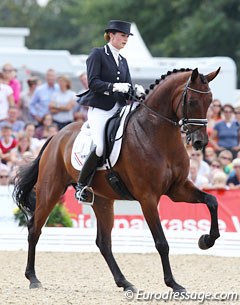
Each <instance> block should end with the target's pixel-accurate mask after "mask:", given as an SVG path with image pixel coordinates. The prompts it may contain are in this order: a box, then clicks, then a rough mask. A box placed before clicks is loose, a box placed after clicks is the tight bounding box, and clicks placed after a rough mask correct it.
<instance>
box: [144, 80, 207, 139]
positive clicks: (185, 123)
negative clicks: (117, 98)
mask: <svg viewBox="0 0 240 305" xmlns="http://www.w3.org/2000/svg"><path fill="white" fill-rule="evenodd" d="M190 81H191V76H190V77H189V79H188V81H187V83H186V85H185V87H184V90H183V93H182V95H181V98H180V100H179V102H178V105H177V108H176V111H175V113H176V114H177V112H178V109H179V107H180V105H182V116H183V117H182V118H181V119H180V120H179V121H178V122H177V121H174V120H171V119H169V118H167V117H165V116H163V115H161V114H160V113H158V112H156V111H155V110H153V109H151V108H150V107H149V106H148V105H146V103H144V101H142V102H141V105H142V106H144V107H145V108H146V109H148V110H149V111H150V112H151V113H153V114H155V115H156V116H158V117H160V118H162V119H164V120H165V121H168V122H170V123H172V124H173V125H175V126H176V127H180V128H181V132H182V133H185V134H186V135H187V138H188V140H189V136H190V134H191V133H193V132H195V131H196V129H195V130H192V131H191V130H189V128H188V127H189V126H190V125H192V126H200V127H199V128H201V127H204V126H206V125H207V123H208V120H207V119H191V118H188V116H187V91H188V90H190V91H193V92H196V93H200V94H209V93H211V90H208V91H201V90H197V89H194V88H191V87H189V83H190Z"/></svg>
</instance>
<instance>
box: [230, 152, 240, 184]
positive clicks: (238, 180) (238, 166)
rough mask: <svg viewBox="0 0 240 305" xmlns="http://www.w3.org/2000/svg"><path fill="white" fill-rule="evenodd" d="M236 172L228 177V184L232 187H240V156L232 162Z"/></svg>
mask: <svg viewBox="0 0 240 305" xmlns="http://www.w3.org/2000/svg"><path fill="white" fill-rule="evenodd" d="M232 165H233V169H234V173H233V174H232V175H230V176H229V177H228V180H227V185H229V188H230V189H240V158H236V159H234V160H233V162H232Z"/></svg>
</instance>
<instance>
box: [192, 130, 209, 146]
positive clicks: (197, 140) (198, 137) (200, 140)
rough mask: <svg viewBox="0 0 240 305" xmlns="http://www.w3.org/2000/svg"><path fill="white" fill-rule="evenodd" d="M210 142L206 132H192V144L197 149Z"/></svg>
mask: <svg viewBox="0 0 240 305" xmlns="http://www.w3.org/2000/svg"><path fill="white" fill-rule="evenodd" d="M207 144H208V136H207V134H206V133H205V132H201V131H196V132H194V133H193V134H192V146H193V147H194V149H196V150H202V149H203V148H204V147H205V146H206V145H207Z"/></svg>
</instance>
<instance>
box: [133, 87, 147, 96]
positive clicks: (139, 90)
mask: <svg viewBox="0 0 240 305" xmlns="http://www.w3.org/2000/svg"><path fill="white" fill-rule="evenodd" d="M134 89H135V94H136V97H141V96H145V95H146V93H145V90H144V88H143V86H141V85H137V84H136V85H135V87H134Z"/></svg>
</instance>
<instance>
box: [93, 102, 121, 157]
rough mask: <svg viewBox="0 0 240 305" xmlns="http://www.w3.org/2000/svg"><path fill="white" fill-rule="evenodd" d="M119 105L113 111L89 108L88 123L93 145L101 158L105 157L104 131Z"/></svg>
mask: <svg viewBox="0 0 240 305" xmlns="http://www.w3.org/2000/svg"><path fill="white" fill-rule="evenodd" d="M118 108H119V105H118V104H116V105H115V106H114V107H113V108H112V109H111V110H108V111H106V110H102V109H99V108H93V107H89V109H88V123H89V126H90V130H91V134H92V138H93V143H94V144H95V145H96V146H97V148H96V155H97V156H98V157H101V156H102V155H103V146H104V130H105V125H106V122H107V120H108V119H109V118H110V117H111V116H113V115H114V113H115V112H116V111H117V110H118Z"/></svg>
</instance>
